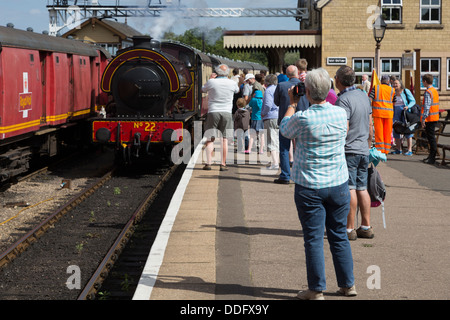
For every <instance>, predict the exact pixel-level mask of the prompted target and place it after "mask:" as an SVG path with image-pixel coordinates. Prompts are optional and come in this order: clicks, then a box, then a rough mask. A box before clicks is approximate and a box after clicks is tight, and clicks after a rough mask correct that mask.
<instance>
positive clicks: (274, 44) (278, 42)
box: [223, 30, 322, 49]
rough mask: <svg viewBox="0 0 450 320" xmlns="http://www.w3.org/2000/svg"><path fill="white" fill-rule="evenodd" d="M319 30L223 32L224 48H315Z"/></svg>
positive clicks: (318, 43)
mask: <svg viewBox="0 0 450 320" xmlns="http://www.w3.org/2000/svg"><path fill="white" fill-rule="evenodd" d="M321 39H322V37H321V32H320V30H294V31H293V30H285V31H283V30H281V31H261V30H239V31H225V32H224V38H223V41H224V47H225V48H226V49H252V48H317V47H320V46H321Z"/></svg>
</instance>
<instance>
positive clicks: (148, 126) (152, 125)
mask: <svg viewBox="0 0 450 320" xmlns="http://www.w3.org/2000/svg"><path fill="white" fill-rule="evenodd" d="M133 126H134V129H144V131H147V132H153V131H156V122H143V121H138V122H134V123H133Z"/></svg>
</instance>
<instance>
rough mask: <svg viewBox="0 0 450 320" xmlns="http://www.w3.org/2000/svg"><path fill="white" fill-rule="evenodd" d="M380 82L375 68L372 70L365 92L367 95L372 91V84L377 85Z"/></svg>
mask: <svg viewBox="0 0 450 320" xmlns="http://www.w3.org/2000/svg"><path fill="white" fill-rule="evenodd" d="M380 84H381V82H380V80H379V79H378V76H377V72H376V71H375V69H373V70H372V83H371V84H370V90H369V92H368V93H367V95H369V94H370V93H371V92H372V89H373V87H374V86H379V85H380Z"/></svg>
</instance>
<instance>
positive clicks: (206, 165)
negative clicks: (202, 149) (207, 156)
mask: <svg viewBox="0 0 450 320" xmlns="http://www.w3.org/2000/svg"><path fill="white" fill-rule="evenodd" d="M203 170H211V165H210V164H205V166H204V167H203Z"/></svg>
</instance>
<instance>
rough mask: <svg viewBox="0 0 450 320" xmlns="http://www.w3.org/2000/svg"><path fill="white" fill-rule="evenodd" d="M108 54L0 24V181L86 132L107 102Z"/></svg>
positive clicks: (25, 169) (82, 44) (54, 152)
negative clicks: (103, 84) (102, 80)
mask: <svg viewBox="0 0 450 320" xmlns="http://www.w3.org/2000/svg"><path fill="white" fill-rule="evenodd" d="M110 58H111V57H110V55H109V54H108V53H107V52H105V51H104V50H103V49H102V48H100V47H96V46H93V45H90V44H86V43H82V42H80V41H76V40H69V39H64V38H57V37H52V36H48V35H44V34H38V33H34V32H32V31H24V30H17V29H14V28H13V27H0V87H1V90H0V182H4V181H7V180H10V179H11V178H13V177H15V176H17V175H19V174H21V173H24V172H26V171H28V169H29V168H30V166H31V164H32V163H33V161H34V160H38V159H40V158H42V157H44V158H47V157H52V156H55V155H57V154H58V153H59V151H60V146H61V145H62V144H63V143H68V142H69V141H71V142H72V141H74V140H75V139H76V138H80V139H81V137H82V136H83V135H85V132H88V130H89V126H88V125H89V121H87V119H89V118H90V117H92V116H93V115H95V113H96V111H97V110H98V109H100V108H101V106H102V105H106V102H107V95H106V94H105V93H102V92H101V90H100V85H99V84H100V78H101V75H102V73H103V70H104V69H105V68H106V66H107V64H108V60H109V59H110ZM83 124H84V125H86V126H84V125H83ZM75 142H76V141H75Z"/></svg>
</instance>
